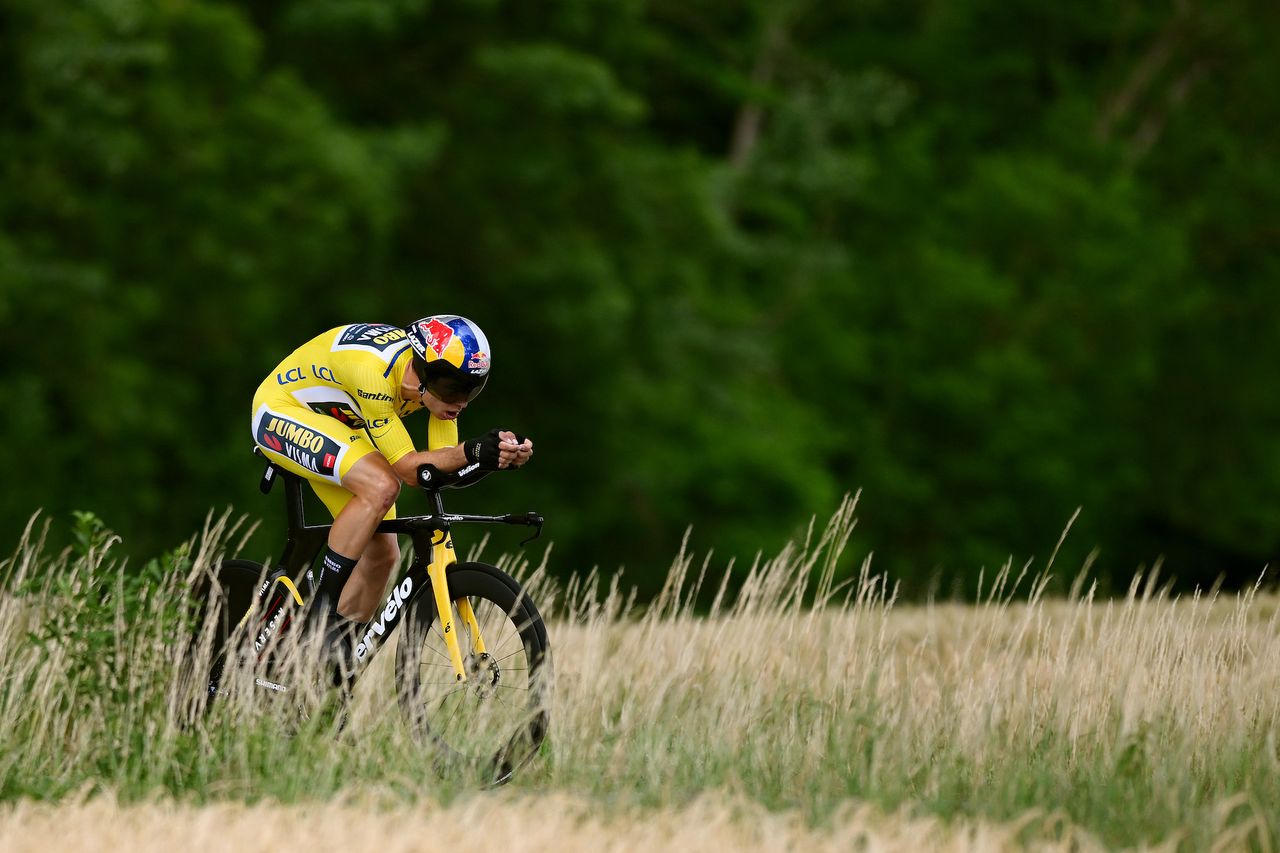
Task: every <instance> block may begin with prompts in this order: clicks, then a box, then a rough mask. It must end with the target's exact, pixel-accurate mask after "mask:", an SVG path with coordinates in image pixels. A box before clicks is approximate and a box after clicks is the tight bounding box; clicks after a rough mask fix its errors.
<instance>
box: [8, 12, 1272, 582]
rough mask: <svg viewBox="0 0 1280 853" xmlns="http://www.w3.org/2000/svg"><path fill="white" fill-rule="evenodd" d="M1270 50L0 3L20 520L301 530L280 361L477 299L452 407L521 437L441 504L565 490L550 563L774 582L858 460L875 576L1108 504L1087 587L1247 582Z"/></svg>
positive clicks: (539, 498)
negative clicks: (268, 423) (467, 376)
mask: <svg viewBox="0 0 1280 853" xmlns="http://www.w3.org/2000/svg"><path fill="white" fill-rule="evenodd" d="M1278 41H1280V9H1278V8H1277V6H1276V5H1275V4H1274V3H1273V2H1249V0H1226V1H1225V2H1214V3H1207V2H1193V0H1177V1H1176V2H1129V1H1128V0H1112V2H1097V0H1081V2H1073V3H1064V4H1057V3H1045V2H1042V0H950V2H944V3H939V2H919V1H918V0H916V1H915V2H913V1H912V0H907V2H903V0H894V2H888V0H867V2H862V0H846V2H835V3H832V2H826V3H819V2H816V0H774V2H744V0H732V2H727V1H726V2H720V0H708V1H707V2H696V3H688V2H683V0H680V2H676V0H652V2H641V0H563V1H562V2H550V1H549V0H548V1H547V2H538V1H537V0H520V2H513V0H455V2H447V3H446V2H439V0H436V2H431V0H307V2H288V0H284V2H276V3H249V2H209V0H154V2H141V0H91V2H65V0H0V175H2V176H3V181H2V186H0V324H2V325H0V328H2V329H3V342H2V344H0V346H2V347H3V349H2V350H0V352H2V353H3V359H2V360H0V388H3V390H4V393H5V395H6V398H7V399H8V400H9V414H8V416H7V417H5V418H4V421H3V425H2V426H0V445H2V446H3V454H4V455H3V458H4V462H5V464H4V474H5V486H4V489H3V492H2V493H0V494H2V497H0V502H2V506H3V511H2V512H0V551H3V552H4V554H5V555H7V554H8V552H9V550H10V549H11V547H13V545H15V544H16V542H17V538H18V536H19V534H20V533H21V531H22V529H23V527H24V526H25V524H26V523H27V521H28V519H29V518H30V516H31V514H32V513H33V512H34V511H36V510H37V509H43V511H44V513H45V514H46V516H47V517H48V518H50V519H52V522H53V533H52V535H53V536H54V538H55V540H56V539H57V537H59V536H65V535H66V530H67V528H69V526H70V511H71V510H73V509H86V510H92V511H93V512H95V513H97V514H98V515H100V516H101V517H102V518H103V519H104V520H105V521H106V522H107V524H108V525H109V526H110V527H112V528H113V529H115V530H117V531H118V532H119V533H121V534H122V535H123V536H124V548H125V550H126V551H127V552H129V553H130V554H134V555H136V556H137V558H138V559H139V560H142V559H145V558H147V557H149V556H153V555H155V554H157V553H160V552H162V551H164V550H166V549H169V548H172V547H173V546H175V545H176V544H178V543H179V542H181V541H183V540H184V539H186V538H188V537H189V536H191V535H192V534H193V533H194V532H196V531H197V530H198V529H199V527H200V525H201V524H202V522H203V520H204V518H205V516H206V514H207V513H208V512H209V511H210V510H211V509H213V510H215V511H221V510H222V509H225V508H226V507H228V506H230V507H232V508H233V510H234V511H235V512H237V513H248V514H250V515H251V516H253V517H255V518H262V519H263V526H262V528H261V530H260V532H259V534H258V535H257V536H256V537H255V538H254V540H252V542H251V544H250V547H249V549H248V550H249V553H248V554H246V556H252V557H254V558H258V559H261V558H265V557H267V556H270V555H272V554H273V553H274V552H275V551H276V550H277V547H278V546H277V538H278V536H279V532H280V530H281V528H282V525H281V522H280V519H279V516H280V514H281V510H282V507H281V503H282V502H283V499H282V498H281V497H280V496H278V495H275V494H273V495H271V496H270V497H265V498H264V497H262V496H261V495H260V494H259V493H258V491H257V488H256V486H257V480H258V476H259V471H260V466H259V465H258V463H257V462H256V461H255V459H254V458H253V457H252V456H251V455H250V448H251V439H250V435H249V415H250V411H249V403H250V398H251V397H252V394H253V391H254V388H255V387H256V385H257V383H258V382H259V381H261V379H262V378H263V377H265V376H266V375H267V373H268V372H269V371H270V370H271V369H272V368H273V367H274V366H275V364H276V363H277V361H278V360H279V359H280V358H282V357H283V356H284V355H285V354H287V353H288V352H289V351H290V350H292V349H293V348H294V347H295V346H297V345H298V344H300V343H302V342H303V341H305V340H307V339H309V338H310V337H312V336H313V335H315V334H317V333H319V332H320V331H322V330H324V329H327V328H330V327H332V326H336V325H340V324H344V323H349V322H390V323H396V324H404V323H407V322H409V321H411V320H413V319H415V318H417V317H419V316H422V315H425V314H431V313H459V314H464V315H466V316H468V317H471V318H472V319H474V320H476V321H477V322H478V323H479V324H480V325H481V327H482V328H483V329H484V330H485V331H486V332H487V334H488V337H489V339H490V341H491V343H492V348H493V353H494V373H493V378H492V380H491V382H490V383H489V386H488V389H487V390H486V391H485V393H484V395H482V396H481V397H480V398H479V399H478V400H477V401H476V402H475V403H474V404H473V406H472V408H471V409H470V410H468V412H467V413H466V414H465V416H464V418H463V421H462V424H461V431H462V433H463V434H464V435H467V434H471V433H479V432H482V431H484V430H487V429H488V428H490V427H492V426H503V427H511V428H514V429H517V430H519V431H520V432H523V433H526V434H528V435H530V436H532V437H533V438H534V440H535V442H536V444H537V455H536V457H535V459H534V463H533V464H532V465H531V466H530V467H529V468H528V469H526V470H525V471H523V472H520V473H519V474H515V475H510V476H508V475H498V476H495V477H492V478H490V479H489V480H488V481H487V482H486V483H485V484H484V485H483V486H480V487H477V488H474V489H471V490H468V491H466V492H462V493H459V494H458V499H457V500H456V501H455V502H454V503H455V505H456V506H458V507H459V508H463V509H469V510H473V511H483V510H487V511H495V512H497V511H506V510H520V509H526V508H537V509H539V510H541V511H542V512H544V513H545V514H546V515H547V517H548V519H549V524H548V527H547V531H546V538H548V539H552V540H554V542H555V549H554V551H553V556H552V561H551V565H552V568H553V570H554V571H555V572H556V573H557V574H560V575H562V576H568V575H571V574H574V573H580V572H584V571H587V570H589V569H590V568H591V567H593V566H599V567H600V568H601V569H602V570H604V571H606V572H612V571H614V570H616V569H617V568H618V567H619V566H625V567H626V572H625V574H624V579H626V580H627V581H629V582H631V583H634V584H637V585H639V586H640V588H641V591H642V593H644V592H652V591H653V590H654V589H655V588H656V585H657V584H659V583H660V581H661V579H662V578H663V577H664V576H665V573H666V569H667V567H668V565H669V564H670V561H671V559H672V557H673V556H674V555H675V553H676V552H677V551H678V549H679V546H680V542H681V538H682V536H683V535H684V533H685V531H686V529H687V528H689V527H690V526H691V527H692V533H691V534H690V547H691V548H692V549H693V550H694V551H695V552H697V553H698V554H699V555H701V554H705V553H706V552H707V551H709V550H712V549H714V551H715V556H714V557H713V558H712V559H713V566H715V567H716V569H717V570H719V569H720V568H722V567H723V565H724V564H725V563H727V561H728V560H729V558H730V557H734V556H736V557H737V558H738V560H739V566H740V567H745V565H746V564H749V563H750V560H751V558H752V557H753V556H754V555H755V554H756V552H757V551H758V550H761V549H763V550H764V551H765V552H766V553H769V552H771V551H772V550H774V549H776V548H777V547H778V546H780V545H781V544H782V543H783V542H784V541H785V540H786V539H787V538H788V537H791V536H794V535H796V534H797V533H798V532H803V529H804V527H805V525H806V524H807V523H808V520H809V519H810V518H811V517H813V516H817V518H818V519H819V523H821V522H822V521H823V520H825V518H826V517H827V516H828V515H829V514H830V513H831V512H832V511H833V510H834V509H835V508H836V506H837V505H838V503H839V500H840V498H841V496H842V495H843V494H845V493H847V492H852V491H855V490H858V489H861V490H862V497H861V504H860V507H859V513H858V514H859V525H858V528H857V530H856V532H855V536H854V539H853V542H852V544H851V547H850V550H849V567H846V568H847V569H848V568H850V567H852V566H854V565H855V564H856V562H857V561H859V560H860V559H861V558H862V557H864V556H865V555H867V554H868V553H871V552H874V554H875V557H874V562H873V565H874V567H875V568H876V569H877V570H879V571H885V572H888V573H889V574H890V576H891V578H893V579H894V580H897V581H900V582H901V583H902V585H903V591H904V593H905V594H906V595H908V596H912V597H920V596H925V595H931V594H932V595H939V596H952V595H959V596H963V595H966V594H970V593H971V592H972V589H973V587H974V585H975V583H976V579H977V577H978V574H979V572H980V571H981V570H982V569H983V568H984V567H985V568H986V570H987V572H988V577H989V576H990V572H991V571H992V569H994V568H997V567H998V566H999V565H1000V564H1002V563H1003V562H1004V561H1005V560H1006V559H1008V558H1010V557H1012V558H1013V559H1014V561H1015V563H1017V564H1021V563H1022V562H1023V561H1024V560H1026V559H1030V558H1036V559H1037V560H1038V565H1041V566H1042V565H1043V563H1044V560H1045V559H1046V558H1047V556H1048V554H1049V553H1050V552H1051V551H1052V549H1053V546H1054V544H1055V543H1056V542H1057V540H1058V537H1059V535H1060V534H1061V532H1062V530H1063V528H1064V527H1065V526H1066V524H1067V522H1068V520H1069V519H1070V518H1071V516H1072V514H1073V513H1074V512H1075V510H1076V508H1077V507H1082V508H1083V509H1082V512H1081V514H1080V517H1079V519H1078V520H1077V522H1076V523H1075V526H1074V528H1073V529H1072V532H1071V534H1070V536H1069V537H1068V539H1067V542H1066V544H1065V545H1064V549H1063V553H1062V554H1061V555H1060V556H1059V561H1060V562H1059V564H1058V567H1057V568H1058V574H1059V575H1061V576H1062V577H1063V578H1064V580H1063V581H1062V583H1064V584H1066V583H1069V582H1070V580H1071V577H1072V576H1073V575H1074V574H1075V572H1076V571H1077V570H1078V569H1079V567H1080V566H1081V565H1082V563H1083V562H1084V560H1085V559H1086V557H1087V555H1089V554H1090V553H1091V552H1096V554H1095V556H1096V563H1095V570H1096V572H1097V574H1098V576H1099V577H1100V578H1101V579H1102V582H1103V585H1104V589H1106V588H1107V587H1108V584H1110V585H1113V586H1114V587H1119V588H1120V589H1123V588H1124V587H1125V586H1126V585H1127V584H1128V582H1129V579H1130V578H1131V577H1132V576H1133V573H1134V572H1135V571H1136V570H1138V569H1139V568H1140V567H1142V566H1148V567H1149V566H1151V565H1152V564H1153V563H1154V562H1156V561H1157V560H1161V559H1163V561H1164V570H1163V571H1164V574H1165V576H1170V575H1173V576H1176V577H1177V578H1178V582H1179V584H1180V585H1182V586H1183V587H1184V588H1185V587H1190V586H1192V585H1194V584H1201V585H1206V584H1209V583H1212V582H1214V580H1215V579H1217V578H1219V577H1221V578H1224V579H1225V581H1226V583H1227V584H1228V585H1229V586H1231V585H1238V584H1248V583H1252V582H1254V581H1256V580H1257V578H1258V576H1259V575H1260V574H1261V573H1262V571H1263V569H1264V566H1266V565H1267V563H1268V562H1269V561H1270V560H1271V559H1272V558H1273V556H1274V555H1275V553H1276V551H1277V545H1278V544H1280V394H1277V393H1276V391H1275V389H1274V388H1273V385H1274V384H1275V381H1276V366H1277V364H1280V361H1278V358H1277V357H1278V356H1280V338H1278V336H1277V319H1278V318H1280V287H1277V284H1278V283H1280V252H1278V251H1277V250H1278V249H1280V157H1278V156H1277V155H1278V154H1280V100H1278V99H1277V98H1276V97H1275V91H1276V85H1277V81H1280V51H1277V50H1276V49H1275V45H1276V44H1277V42H1278ZM419 417H422V416H419ZM407 425H408V426H409V428H410V431H411V433H412V434H413V435H414V436H415V437H416V438H417V439H418V440H419V442H420V444H421V443H425V434H426V422H425V420H423V421H421V422H418V421H417V420H415V419H410V420H409V421H408V422H407ZM424 505H425V504H424V502H422V500H421V497H420V496H418V495H408V494H406V496H405V498H404V499H402V502H401V511H402V512H407V511H412V510H414V509H421V508H422V507H423V506H424ZM513 541H514V540H513ZM510 544H511V543H508V542H507V541H506V540H505V539H502V540H501V541H498V542H495V546H497V547H498V549H501V548H503V547H507V546H509V545H510ZM744 561H745V562H744Z"/></svg>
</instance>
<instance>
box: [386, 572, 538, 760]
mask: <svg viewBox="0 0 1280 853" xmlns="http://www.w3.org/2000/svg"><path fill="white" fill-rule="evenodd" d="M448 582H449V596H450V598H451V599H453V600H454V601H457V600H458V599H460V598H463V597H465V598H467V599H468V600H469V601H470V602H471V606H472V610H473V612H474V613H475V616H476V620H477V622H478V623H479V626H480V632H481V636H482V637H483V638H484V641H485V644H486V653H487V658H486V656H485V655H476V654H475V653H474V647H473V646H471V644H470V640H469V632H468V631H467V630H466V628H465V626H463V625H462V624H461V620H460V619H458V618H457V615H456V613H455V614H454V620H453V621H454V625H455V626H457V632H458V640H459V643H460V644H462V646H463V649H462V651H463V655H464V665H465V666H467V668H468V673H469V680H468V682H464V683H461V684H460V683H458V682H456V681H454V678H455V675H454V672H453V668H452V664H451V663H449V662H448V661H449V658H448V653H447V651H446V648H447V647H446V646H445V644H444V637H443V634H442V633H441V629H440V624H439V620H438V618H437V612H436V604H435V595H434V592H433V591H432V590H431V589H430V588H429V587H427V588H424V589H423V590H422V592H421V593H420V594H419V595H418V596H416V597H415V599H414V601H413V604H412V605H410V608H409V612H408V614H407V616H406V620H405V633H404V636H403V637H402V638H401V640H400V643H399V644H398V645H397V647H396V670H395V671H396V683H397V694H398V699H399V704H400V708H401V711H402V713H403V714H404V717H405V720H406V722H407V723H408V724H409V726H410V729H411V730H412V731H413V733H414V734H415V736H417V737H418V738H419V740H421V741H423V742H425V743H427V744H429V745H431V746H432V747H434V748H435V749H436V751H437V755H438V756H439V758H440V759H441V763H442V764H444V765H446V766H453V767H457V768H460V769H462V770H463V771H464V772H468V773H474V774H479V775H480V777H481V779H482V781H483V782H484V783H486V784H490V785H500V784H504V783H505V782H507V781H509V780H510V779H511V777H512V775H513V774H514V773H515V771H516V770H517V769H519V768H520V767H521V766H523V765H524V764H525V763H527V762H528V761H529V760H530V759H531V758H532V757H533V756H534V755H535V754H536V753H537V751H538V749H539V748H540V747H541V746H542V743H543V741H544V739H545V738H546V735H547V730H548V724H549V719H550V709H549V699H550V678H551V658H550V646H549V644H548V641H547V633H546V626H545V625H544V624H543V621H542V617H541V615H539V614H538V611H537V608H536V607H534V604H533V601H532V600H531V599H530V598H529V596H528V594H527V593H526V592H524V590H523V589H522V588H521V587H520V585H519V584H518V583H517V582H516V581H515V580H514V579H513V578H511V577H510V576H509V575H507V574H506V573H505V572H503V571H502V570H500V569H498V568H497V567H495V566H491V565H488V564H486V563H475V562H467V563H456V564H455V565H454V566H452V567H451V568H450V569H449V572H448ZM517 639H518V641H519V642H518V643H517V642H516V640H517ZM504 678H505V683H504ZM464 707H465V708H467V709H468V710H467V713H465V714H460V712H461V711H462V709H463V708H464Z"/></svg>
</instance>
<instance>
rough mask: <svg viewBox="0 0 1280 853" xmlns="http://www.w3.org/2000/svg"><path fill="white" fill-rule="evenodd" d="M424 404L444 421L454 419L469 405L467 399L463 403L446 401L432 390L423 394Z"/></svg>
mask: <svg viewBox="0 0 1280 853" xmlns="http://www.w3.org/2000/svg"><path fill="white" fill-rule="evenodd" d="M422 404H423V405H424V406H426V407H427V410H428V411H429V412H431V414H433V415H435V416H436V417H437V418H440V420H443V421H451V420H453V419H454V418H456V417H458V415H460V414H462V410H463V409H465V408H466V407H467V403H466V401H465V400H464V401H463V402H461V403H446V402H445V401H444V400H441V399H440V398H439V397H437V396H435V395H434V394H432V393H431V392H430V391H427V392H426V393H425V394H423V395H422Z"/></svg>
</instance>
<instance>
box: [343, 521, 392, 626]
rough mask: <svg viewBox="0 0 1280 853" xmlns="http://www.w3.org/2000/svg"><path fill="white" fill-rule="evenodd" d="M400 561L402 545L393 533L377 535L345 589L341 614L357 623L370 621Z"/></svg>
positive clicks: (362, 556) (357, 564)
mask: <svg viewBox="0 0 1280 853" xmlns="http://www.w3.org/2000/svg"><path fill="white" fill-rule="evenodd" d="M399 562H400V545H399V543H398V542H397V541H396V536H395V534H394V533H379V534H375V535H374V537H373V539H371V540H370V541H369V545H368V547H367V548H365V549H364V553H363V554H361V555H360V561H359V562H358V563H356V568H355V571H353V572H352V573H351V577H350V578H349V579H348V580H347V583H346V586H344V587H343V588H342V595H341V596H340V597H339V599H338V613H339V614H340V615H342V616H345V617H346V618H348V619H354V620H356V621H358V622H368V621H369V620H370V619H372V618H373V612H374V610H376V609H377V607H378V603H379V602H380V601H381V600H382V593H383V591H384V590H385V589H386V587H387V579H388V578H389V577H391V571H392V569H394V568H395V567H396V564H397V563H399Z"/></svg>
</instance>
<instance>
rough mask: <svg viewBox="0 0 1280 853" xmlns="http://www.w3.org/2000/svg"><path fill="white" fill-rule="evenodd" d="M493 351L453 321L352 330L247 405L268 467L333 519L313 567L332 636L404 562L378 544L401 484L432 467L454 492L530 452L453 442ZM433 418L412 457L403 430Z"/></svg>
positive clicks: (285, 365)
mask: <svg viewBox="0 0 1280 853" xmlns="http://www.w3.org/2000/svg"><path fill="white" fill-rule="evenodd" d="M490 359H491V353H490V349H489V343H488V340H487V339H486V338H485V335H484V332H482V331H481V330H480V327H479V326H477V325H476V324H475V323H473V322H471V321H470V320H468V319H466V318H465V317H460V316H457V315H455V314H436V315H433V316H430V317H424V318H422V319H421V320H418V321H416V322H414V323H412V324H411V325H409V326H408V327H404V328H401V327H398V326H389V325H384V324H376V323H356V324H354V325H348V326H339V327H338V328H335V329H330V330H328V331H327V332H324V333H322V334H320V335H318V336H316V337H315V338H312V339H311V340H310V341H308V342H307V343H305V344H303V345H302V346H300V347H298V348H297V349H296V350H294V351H293V352H292V353H290V354H289V355H288V356H287V357H286V358H285V359H284V360H283V361H281V362H280V364H279V365H277V366H276V368H275V370H274V371H272V372H271V373H270V374H269V375H268V376H267V377H266V379H264V380H263V381H262V384H261V385H259V386H258V390H257V393H256V394H254V397H253V421H252V429H253V439H254V441H255V442H256V443H257V445H258V446H259V447H260V448H262V451H263V452H264V453H265V454H266V455H267V458H269V459H270V460H271V461H272V462H274V463H276V464H278V465H280V466H281V467H282V468H285V469H287V470H289V471H292V472H293V473H295V474H298V475H300V476H302V477H304V478H306V479H307V481H308V482H309V483H310V484H311V487H312V488H313V489H314V490H315V492H316V494H317V495H319V497H320V499H321V500H322V501H323V502H324V504H325V506H326V507H328V509H329V511H330V512H331V513H332V514H333V529H332V530H331V531H330V533H329V541H328V546H327V548H326V549H325V552H324V555H323V557H322V560H321V565H320V567H319V569H318V571H319V573H320V577H319V591H318V594H317V596H316V601H315V602H313V603H312V613H315V614H317V615H320V616H323V617H325V618H326V619H328V620H329V624H330V625H336V626H338V630H337V631H333V630H331V631H330V634H329V636H330V638H331V642H334V643H339V644H340V645H338V646H337V649H338V650H341V649H342V648H344V647H346V646H349V643H350V636H351V634H352V632H351V631H349V630H346V629H347V628H348V627H350V626H354V625H356V624H359V623H364V622H368V621H369V620H370V619H371V618H373V613H374V610H375V608H376V607H377V604H378V602H379V599H380V598H381V596H382V593H383V591H384V590H385V588H386V584H387V578H388V577H389V576H390V574H391V571H392V569H393V568H394V567H395V565H396V563H397V561H398V560H399V558H400V547H399V545H398V544H397V542H396V537H395V534H393V533H382V534H375V533H374V529H375V528H376V527H377V526H378V523H379V522H380V521H381V520H382V519H384V518H388V519H389V518H395V511H396V509H395V503H396V498H397V497H398V496H399V494H400V488H401V486H402V485H404V484H406V483H407V484H409V485H417V484H418V469H419V467H420V466H422V465H424V464H428V463H429V464H431V465H434V466H435V467H436V468H438V469H440V470H441V471H444V472H461V473H462V475H463V478H462V480H461V481H460V485H467V484H469V483H470V482H472V481H474V480H475V479H478V478H479V477H482V476H484V475H485V474H487V473H489V472H490V471H496V470H501V469H514V468H519V467H521V466H522V465H524V464H525V463H527V462H528V461H529V459H530V458H531V457H532V455H533V442H532V441H530V440H529V439H527V438H524V437H522V436H520V435H518V434H516V433H514V432H511V431H510V430H499V429H492V430H490V431H489V432H487V433H484V434H483V435H481V436H479V437H477V438H472V439H468V440H466V441H463V442H459V441H458V424H457V421H458V416H459V415H461V414H462V412H463V411H464V410H465V409H466V408H467V406H468V405H469V404H470V402H471V401H472V400H474V399H475V398H476V395H477V394H479V393H480V391H481V390H482V389H483V388H484V386H485V383H486V382H487V381H488V378H489V367H490ZM420 409H426V410H427V411H428V412H429V413H430V416H431V417H430V420H429V422H428V425H427V449H426V450H416V449H415V448H414V444H413V441H412V440H411V439H410V438H409V433H408V431H407V430H406V429H405V426H404V424H403V423H402V420H403V419H404V418H405V417H406V416H408V415H411V414H413V413H414V412H416V411H418V410H420Z"/></svg>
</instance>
